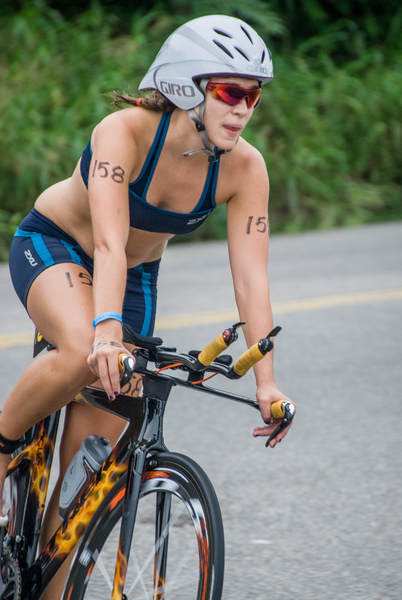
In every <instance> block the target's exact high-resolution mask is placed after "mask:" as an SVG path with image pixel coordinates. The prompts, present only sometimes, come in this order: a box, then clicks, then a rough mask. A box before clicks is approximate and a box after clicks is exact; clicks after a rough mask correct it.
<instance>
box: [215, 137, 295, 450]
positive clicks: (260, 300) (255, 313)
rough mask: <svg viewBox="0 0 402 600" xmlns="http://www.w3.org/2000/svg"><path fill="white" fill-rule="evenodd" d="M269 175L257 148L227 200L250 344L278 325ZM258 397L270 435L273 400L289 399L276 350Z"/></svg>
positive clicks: (265, 366)
mask: <svg viewBox="0 0 402 600" xmlns="http://www.w3.org/2000/svg"><path fill="white" fill-rule="evenodd" d="M268 196H269V181H268V174H267V170H266V167H265V163H264V160H263V158H262V156H261V155H260V153H259V152H257V151H256V150H255V149H252V151H251V157H249V159H248V160H247V162H246V167H245V169H244V170H243V172H242V177H241V181H239V185H238V186H237V188H236V193H235V195H233V197H232V198H231V199H230V200H229V201H228V203H227V221H228V245H229V258H230V266H231V270H232V277H233V285H234V291H235V297H236V303H237V307H238V311H239V317H240V319H241V321H244V322H245V323H246V324H245V325H244V327H243V331H244V335H245V338H246V343H247V346H248V347H250V346H252V345H253V344H254V343H256V342H258V341H259V340H260V339H261V338H263V337H265V336H266V335H268V333H269V332H270V331H271V330H272V329H273V327H274V325H273V317H272V309H271V302H270V294H269V282H268V250H269V221H268ZM254 373H255V377H256V383H257V400H258V403H259V406H260V410H261V416H262V418H263V421H264V422H265V423H267V425H266V426H264V427H256V428H255V430H254V436H268V435H270V434H271V433H272V432H273V431H274V429H275V428H276V427H277V425H278V423H273V422H271V404H272V403H273V402H276V401H277V400H283V399H286V400H289V398H287V397H286V396H285V395H284V394H283V393H282V392H281V391H280V390H279V388H278V386H277V384H276V382H275V377H274V369H273V352H269V353H268V354H267V355H266V356H265V357H264V358H263V359H261V360H260V361H259V362H258V363H257V364H256V365H255V366H254ZM288 430H289V428H287V429H285V430H284V431H283V432H281V433H280V434H279V435H278V436H277V438H276V439H275V440H272V441H271V442H270V446H271V447H272V448H273V447H275V445H276V443H277V442H279V441H281V440H282V439H283V438H284V437H285V435H286V434H287V432H288Z"/></svg>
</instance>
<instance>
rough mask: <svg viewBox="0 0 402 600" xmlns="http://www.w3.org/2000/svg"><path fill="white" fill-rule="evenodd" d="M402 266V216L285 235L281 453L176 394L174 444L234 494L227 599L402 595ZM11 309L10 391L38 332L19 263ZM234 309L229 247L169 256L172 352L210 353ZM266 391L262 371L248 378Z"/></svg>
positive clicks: (3, 304)
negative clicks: (290, 407) (27, 310)
mask: <svg viewBox="0 0 402 600" xmlns="http://www.w3.org/2000/svg"><path fill="white" fill-rule="evenodd" d="M401 265H402V223H393V224H385V225H372V226H367V227H360V228H351V229H346V230H345V229H341V230H332V231H327V232H315V233H306V234H300V235H291V236H289V235H281V236H274V237H273V238H272V246H271V259H270V279H271V287H272V300H273V304H274V309H275V315H276V319H275V320H276V324H280V325H282V327H283V332H282V333H281V334H280V336H279V337H278V339H277V345H276V373H277V379H278V382H279V384H280V386H281V387H282V389H283V390H284V391H285V392H286V393H287V394H289V395H290V396H291V397H293V398H294V399H295V401H296V402H297V403H298V415H297V421H296V422H295V425H294V427H293V429H292V432H291V434H290V435H289V436H288V438H287V440H286V442H284V443H282V444H281V445H280V446H278V447H277V448H276V449H275V450H274V451H272V450H266V449H265V447H264V442H263V441H262V440H254V439H253V438H252V436H251V432H252V429H253V427H254V425H256V424H258V422H259V419H258V415H257V414H256V413H255V412H254V411H251V410H249V409H248V408H247V407H245V406H242V405H237V404H234V403H233V405H232V403H229V402H227V401H225V400H218V399H216V398H212V399H209V398H208V397H206V396H204V395H200V394H196V393H194V394H193V396H194V397H188V396H187V395H186V393H185V392H182V391H180V390H178V392H177V394H176V395H175V398H174V399H173V400H172V401H171V403H170V406H169V408H168V414H167V421H166V432H165V433H166V435H165V437H166V441H167V443H168V445H169V447H170V448H171V449H172V450H177V451H181V452H186V453H189V454H190V455H191V456H193V458H195V459H196V460H197V461H198V462H200V464H201V465H202V466H203V467H204V468H205V469H206V471H207V472H208V474H209V475H210V477H211V479H212V481H213V483H214V485H215V487H216V490H217V493H218V496H219V498H220V501H221V505H222V511H223V515H224V520H225V531H226V544H227V565H226V583H225V593H224V598H225V600H267V599H269V598H273V599H274V598H275V600H400V598H402V494H401V491H400V490H401V485H400V481H401V467H402V427H401V420H400V412H401V410H400V408H401V401H402V368H401V358H402V352H401V341H400V331H401V321H402V319H401V317H402V274H401ZM0 309H1V310H0V376H1V381H2V392H3V396H5V395H6V393H7V392H8V391H9V390H10V389H11V387H12V385H13V384H14V383H15V381H16V379H17V377H18V373H19V372H20V371H21V370H22V368H23V367H24V365H26V364H28V362H29V360H30V347H29V346H28V345H27V344H28V339H29V338H30V334H29V333H28V332H30V330H32V326H31V325H30V323H29V320H28V318H27V317H26V316H25V314H24V312H23V310H22V309H21V308H20V307H19V305H18V302H17V301H16V300H15V299H14V296H13V292H12V290H11V288H10V284H9V280H8V272H7V268H6V266H5V265H2V266H0ZM233 309H234V299H233V293H232V291H231V281H230V273H229V268H228V259H227V251H226V246H225V244H224V243H209V244H204V245H190V246H188V245H186V246H173V247H171V248H169V249H168V251H167V253H166V255H165V258H164V261H163V269H162V274H161V276H160V302H159V321H158V331H157V332H158V334H160V335H161V337H163V338H164V340H165V342H166V343H167V344H175V345H177V346H178V347H180V348H183V349H190V348H197V347H201V346H202V345H203V344H204V343H207V342H208V341H209V340H210V339H211V338H212V336H215V335H217V333H219V332H220V330H221V329H222V326H226V325H228V324H230V323H232V322H233V318H234V310H233ZM183 315H185V316H184V317H183ZM189 315H191V317H189ZM179 317H180V318H179ZM189 323H192V324H189ZM14 333H15V334H18V340H19V341H18V344H17V345H16V346H13V345H12V343H11V342H10V336H11V335H12V334H14ZM14 337H15V336H14ZM15 339H17V338H15ZM242 349H243V343H242V342H238V343H237V345H236V346H235V347H234V351H233V352H234V353H235V354H236V355H237V353H239V354H240V352H241V351H242ZM254 389H255V388H254V383H253V378H252V375H247V376H246V377H245V378H244V379H243V380H241V381H240V382H237V384H236V390H237V391H239V393H245V394H250V395H252V394H253V392H254ZM398 409H399V410H398Z"/></svg>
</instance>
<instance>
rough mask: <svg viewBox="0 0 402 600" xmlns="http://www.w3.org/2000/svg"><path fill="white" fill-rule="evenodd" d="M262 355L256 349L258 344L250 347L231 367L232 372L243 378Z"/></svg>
mask: <svg viewBox="0 0 402 600" xmlns="http://www.w3.org/2000/svg"><path fill="white" fill-rule="evenodd" d="M263 356H264V355H263V354H262V353H261V350H260V349H259V347H258V343H257V344H254V346H251V348H249V349H248V350H247V351H246V352H245V353H244V354H243V355H242V356H241V357H240V358H239V359H238V360H237V361H236V362H235V364H234V365H233V371H234V372H235V373H236V375H239V377H243V375H245V374H246V373H247V371H248V370H249V369H250V367H252V366H253V365H255V363H256V362H258V361H259V360H261V359H262V357H263Z"/></svg>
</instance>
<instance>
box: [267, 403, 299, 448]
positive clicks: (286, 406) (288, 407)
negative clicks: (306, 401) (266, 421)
mask: <svg viewBox="0 0 402 600" xmlns="http://www.w3.org/2000/svg"><path fill="white" fill-rule="evenodd" d="M282 409H283V412H284V415H283V418H282V421H281V422H280V423H279V425H278V427H277V428H276V429H275V430H274V431H273V432H272V433H271V435H270V436H269V438H268V440H267V442H266V444H265V447H266V448H268V447H269V442H270V441H271V440H274V439H275V438H276V437H277V435H279V434H280V433H281V431H283V430H284V429H286V427H289V425H290V424H291V422H292V419H293V417H294V414H295V407H294V404H292V403H291V402H283V403H282Z"/></svg>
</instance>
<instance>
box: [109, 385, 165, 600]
mask: <svg viewBox="0 0 402 600" xmlns="http://www.w3.org/2000/svg"><path fill="white" fill-rule="evenodd" d="M144 391H146V390H145V386H144ZM165 405H166V403H165V402H164V401H161V400H156V399H152V398H146V399H145V412H146V414H145V418H144V424H143V428H142V434H143V435H141V436H140V437H139V439H138V440H137V442H136V444H135V445H136V448H135V450H134V452H133V453H132V454H131V456H130V460H129V465H128V477H127V484H126V493H125V497H124V503H123V514H122V519H121V526H120V538H119V545H118V549H117V559H116V570H115V575H114V583H113V593H112V600H124V598H125V596H124V594H123V591H124V584H125V580H126V574H127V566H128V560H129V556H130V548H131V543H132V539H133V533H134V525H135V519H136V516H137V510H138V502H139V499H140V493H141V485H142V477H143V473H144V468H145V463H146V459H147V456H148V453H149V452H150V451H152V450H165V451H166V450H167V448H166V446H165V445H164V443H163V436H162V422H163V413H164V410H165Z"/></svg>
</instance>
